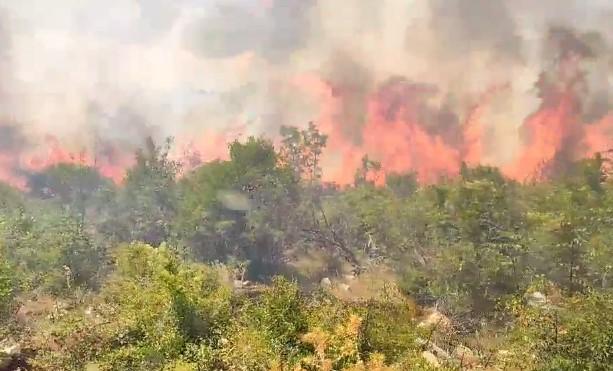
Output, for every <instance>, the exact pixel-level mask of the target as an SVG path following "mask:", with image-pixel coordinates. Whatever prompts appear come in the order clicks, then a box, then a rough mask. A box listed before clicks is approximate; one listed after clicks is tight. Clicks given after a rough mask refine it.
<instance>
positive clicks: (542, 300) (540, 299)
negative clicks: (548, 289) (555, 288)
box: [527, 291, 547, 307]
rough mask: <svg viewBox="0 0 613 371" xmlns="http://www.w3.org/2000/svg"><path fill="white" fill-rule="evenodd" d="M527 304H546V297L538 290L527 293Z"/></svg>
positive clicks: (533, 305)
mask: <svg viewBox="0 0 613 371" xmlns="http://www.w3.org/2000/svg"><path fill="white" fill-rule="evenodd" d="M527 299H528V305H530V306H532V307H542V306H545V305H546V304H547V297H546V296H545V294H543V293H542V292H539V291H535V292H533V293H531V294H529V295H528V297H527Z"/></svg>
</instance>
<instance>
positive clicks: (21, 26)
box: [0, 0, 613, 184]
mask: <svg viewBox="0 0 613 371" xmlns="http://www.w3.org/2000/svg"><path fill="white" fill-rule="evenodd" d="M0 8H2V9H3V10H2V11H0V44H1V46H2V48H1V49H0V135H2V138H0V159H2V160H0V176H1V178H2V179H4V180H11V181H13V182H14V183H15V184H19V181H18V180H16V178H15V176H12V175H11V174H14V171H13V169H15V168H26V169H27V168H28V167H34V168H39V167H41V166H45V165H48V164H50V163H53V161H84V162H86V163H88V164H92V165H95V166H97V167H99V168H100V169H103V171H104V172H105V173H106V174H109V175H111V176H113V177H114V178H115V179H117V180H119V179H121V176H122V173H123V170H125V167H127V166H129V165H130V164H131V161H132V155H131V154H132V152H133V151H134V150H135V149H136V148H138V147H139V146H141V145H142V143H143V139H144V138H145V137H149V136H151V137H153V138H155V139H157V140H161V139H162V138H164V137H166V136H173V137H175V142H176V149H177V153H176V154H175V156H177V157H179V158H183V157H189V159H190V161H191V163H193V164H196V163H198V161H196V160H194V159H195V158H199V159H200V160H210V159H212V158H215V157H223V156H224V155H225V151H226V145H225V143H226V142H227V141H229V140H232V139H235V138H236V137H240V136H244V135H259V134H265V135H268V136H272V137H274V136H276V135H277V133H278V129H279V127H280V126H281V125H306V124H307V123H308V122H309V121H314V122H315V123H316V124H317V125H318V126H319V127H320V129H321V130H323V131H324V132H325V133H326V134H329V136H330V139H329V143H328V149H327V151H326V154H325V157H324V158H323V161H324V163H323V164H324V176H325V178H326V179H327V180H334V181H340V182H343V183H347V182H350V181H351V180H352V177H353V173H354V171H355V169H356V167H358V166H359V164H360V159H361V157H362V156H363V155H365V154H369V155H370V156H371V158H373V159H375V160H379V161H381V163H382V166H383V170H384V171H399V172H401V171H411V170H415V171H417V172H418V174H419V176H420V179H421V180H423V181H434V180H436V179H437V178H438V177H439V176H444V175H453V174H455V173H457V171H458V169H459V167H460V164H461V162H462V161H466V162H468V163H470V164H475V163H487V164H493V165H498V166H502V167H503V168H504V169H505V171H506V173H507V174H509V175H511V176H514V177H517V178H520V179H523V178H525V177H526V176H527V173H529V172H534V171H537V170H538V169H539V168H541V167H542V165H541V164H542V163H543V162H555V163H564V162H567V161H570V160H572V159H575V158H577V157H579V156H585V155H589V154H590V153H591V152H592V151H594V150H602V149H604V148H606V147H613V145H612V143H611V142H612V136H611V129H610V127H611V126H613V124H611V99H610V94H611V93H610V87H611V75H612V74H611V72H612V66H613V56H612V53H611V49H610V41H611V39H612V38H613V28H612V27H611V25H610V22H609V21H610V16H611V15H612V14H613V6H612V5H611V4H610V2H608V1H606V0H587V1H580V0H543V1H539V2H534V1H529V0H515V1H509V0H470V1H468V0H424V1H416V0H412V1H406V0H381V1H376V2H374V1H373V2H371V1H362V0H338V1H324V0H253V1H251V0H223V1H222V0H209V1H196V0H147V1H145V0H139V1H131V0H117V1H113V2H112V4H109V3H108V2H106V1H102V0H88V1H77V0H58V1H56V2H53V4H50V3H49V4H47V3H44V2H41V1H37V0H22V1H19V2H17V1H10V2H9V1H0ZM537 122H538V124H537ZM9 123H10V124H9ZM556 131H557V132H559V133H558V134H556V135H553V136H552V135H551V132H556ZM539 133H541V134H539ZM51 138H52V139H51ZM552 138H553V139H552ZM555 138H557V139H555ZM16 149H18V151H16ZM50 154H54V155H53V156H50ZM71 159H80V160H71ZM528 160H529V161H528ZM521 161H525V162H524V163H523V166H518V165H516V164H517V163H519V162H521ZM519 168H522V171H519V170H517V169H519ZM553 168H560V167H559V166H557V165H556V166H554V167H553ZM122 169H123V170H122Z"/></svg>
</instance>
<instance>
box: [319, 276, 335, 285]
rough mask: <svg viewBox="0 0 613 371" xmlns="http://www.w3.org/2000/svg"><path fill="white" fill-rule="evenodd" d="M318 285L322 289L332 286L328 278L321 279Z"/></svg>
mask: <svg viewBox="0 0 613 371" xmlns="http://www.w3.org/2000/svg"><path fill="white" fill-rule="evenodd" d="M320 285H321V286H323V287H330V286H332V281H330V279H329V278H328V277H324V278H322V279H321V282H320Z"/></svg>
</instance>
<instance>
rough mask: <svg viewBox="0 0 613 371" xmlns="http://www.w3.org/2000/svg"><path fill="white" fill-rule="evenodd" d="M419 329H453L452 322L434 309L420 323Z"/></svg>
mask: <svg viewBox="0 0 613 371" xmlns="http://www.w3.org/2000/svg"><path fill="white" fill-rule="evenodd" d="M417 327H437V328H439V329H449V328H451V321H450V320H449V318H447V316H445V315H444V314H442V313H441V312H439V311H437V310H436V309H433V310H431V311H430V313H428V315H427V316H426V317H425V318H424V319H422V320H421V322H419V324H418V325H417Z"/></svg>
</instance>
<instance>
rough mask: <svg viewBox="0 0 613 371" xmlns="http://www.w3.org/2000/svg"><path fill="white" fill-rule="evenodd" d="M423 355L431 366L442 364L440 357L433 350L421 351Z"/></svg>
mask: <svg viewBox="0 0 613 371" xmlns="http://www.w3.org/2000/svg"><path fill="white" fill-rule="evenodd" d="M421 356H422V357H423V358H424V359H425V360H426V362H428V364H429V365H430V366H432V367H440V365H441V364H440V363H439V361H438V358H436V356H435V355H434V354H432V353H431V352H429V351H427V350H425V351H423V352H421Z"/></svg>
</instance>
